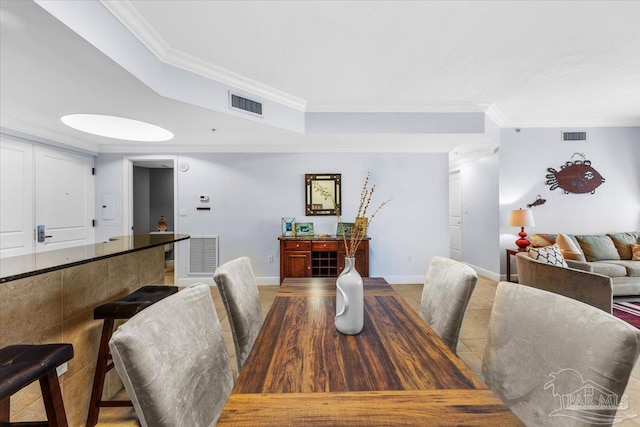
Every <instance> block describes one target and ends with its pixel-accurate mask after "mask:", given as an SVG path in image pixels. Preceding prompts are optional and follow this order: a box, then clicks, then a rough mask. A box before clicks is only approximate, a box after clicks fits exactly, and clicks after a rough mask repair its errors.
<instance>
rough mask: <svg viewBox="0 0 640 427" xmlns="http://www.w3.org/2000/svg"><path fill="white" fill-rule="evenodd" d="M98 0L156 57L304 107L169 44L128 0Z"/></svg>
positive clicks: (292, 98) (302, 108) (298, 100)
mask: <svg viewBox="0 0 640 427" xmlns="http://www.w3.org/2000/svg"><path fill="white" fill-rule="evenodd" d="M99 1H100V3H101V4H102V5H103V6H104V7H105V8H106V9H107V10H108V11H109V12H110V13H111V14H112V15H113V16H114V17H115V18H116V19H117V20H118V21H120V23H121V24H122V25H124V26H125V28H127V29H128V30H129V31H130V32H131V34H133V35H134V36H135V37H136V38H137V39H138V40H140V42H141V43H142V44H143V45H144V46H145V47H146V48H147V49H148V50H149V51H150V52H151V53H152V54H153V55H154V56H155V57H156V58H158V60H160V61H162V62H164V63H167V64H170V65H173V66H175V67H178V68H181V69H183V70H186V71H190V72H193V73H195V74H198V75H200V76H203V77H206V78H208V79H212V80H216V81H218V82H220V83H223V84H225V85H228V86H231V87H232V88H238V89H240V90H242V91H245V92H247V93H249V94H253V95H257V96H259V97H262V98H264V99H268V100H270V101H273V102H277V103H279V104H283V105H286V106H288V107H291V108H294V109H296V110H300V111H305V109H306V104H307V103H306V101H305V100H303V99H301V98H297V97H295V96H293V95H291V94H288V93H286V92H283V91H280V90H278V89H275V88H272V87H270V86H267V85H265V84H262V83H260V82H257V81H255V80H252V79H249V78H247V77H244V76H242V75H240V74H237V73H234V72H233V71H229V70H227V69H225V68H222V67H218V66H216V65H213V64H211V63H209V62H206V61H203V60H201V59H199V58H196V57H194V56H192V55H189V54H187V53H185V52H182V51H180V50H177V49H174V48H172V47H171V46H169V44H168V43H167V42H166V41H165V40H164V39H163V38H162V36H161V35H160V34H159V33H158V32H157V31H156V30H155V28H153V27H152V26H151V24H149V22H148V21H147V20H146V19H144V17H143V16H142V15H141V14H140V12H139V11H138V9H136V8H135V6H134V5H133V4H132V3H131V2H130V1H129V0H99Z"/></svg>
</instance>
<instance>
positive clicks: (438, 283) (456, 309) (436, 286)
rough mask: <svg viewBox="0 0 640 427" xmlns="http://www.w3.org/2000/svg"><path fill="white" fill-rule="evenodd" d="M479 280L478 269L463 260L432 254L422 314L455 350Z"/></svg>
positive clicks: (424, 290) (424, 291) (423, 296)
mask: <svg viewBox="0 0 640 427" xmlns="http://www.w3.org/2000/svg"><path fill="white" fill-rule="evenodd" d="M477 282H478V275H477V274H476V272H475V271H474V270H473V269H472V268H471V267H469V266H468V265H465V264H463V263H461V262H458V261H454V260H452V259H448V258H444V257H438V256H436V257H433V258H432V259H431V262H430V263H429V269H428V271H427V276H426V278H425V281H424V287H423V288H422V299H421V301H420V317H422V318H423V319H424V320H425V321H426V322H427V323H428V324H429V326H431V328H432V329H433V330H434V331H436V333H437V334H438V335H439V336H440V337H441V338H442V339H443V340H444V341H445V342H446V343H447V345H448V346H449V347H450V348H451V349H452V350H453V351H456V348H457V347H458V338H459V337H460V327H461V326H462V321H463V320H464V314H465V312H466V310H467V306H468V305H469V300H470V299H471V294H472V293H473V289H474V288H475V287H476V283H477Z"/></svg>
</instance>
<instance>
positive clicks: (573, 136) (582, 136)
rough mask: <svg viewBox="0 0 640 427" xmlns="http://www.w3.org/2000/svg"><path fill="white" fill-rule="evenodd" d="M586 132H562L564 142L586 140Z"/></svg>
mask: <svg viewBox="0 0 640 427" xmlns="http://www.w3.org/2000/svg"><path fill="white" fill-rule="evenodd" d="M586 141H587V133H586V132H562V142H586Z"/></svg>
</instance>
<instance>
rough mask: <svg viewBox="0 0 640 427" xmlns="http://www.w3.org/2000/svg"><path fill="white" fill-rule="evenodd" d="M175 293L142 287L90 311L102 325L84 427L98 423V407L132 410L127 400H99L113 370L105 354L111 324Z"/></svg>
mask: <svg viewBox="0 0 640 427" xmlns="http://www.w3.org/2000/svg"><path fill="white" fill-rule="evenodd" d="M176 292H178V287H177V286H143V287H141V288H140V289H138V290H136V291H134V292H132V293H130V294H129V295H126V296H124V297H122V298H120V299H117V300H114V301H110V302H107V303H104V304H102V305H99V306H98V307H96V308H95V309H94V310H93V318H94V319H103V320H104V324H103V325H102V336H101V338H100V348H99V350H98V362H97V364H96V373H95V376H94V379H93V389H92V391H91V400H90V401H89V413H88V415H87V426H88V427H93V426H95V425H96V424H97V423H98V415H99V413H100V408H101V407H122V406H133V405H132V403H131V401H129V400H102V391H103V389H104V379H105V376H106V374H107V372H109V371H110V370H111V369H113V363H112V362H111V354H110V353H109V340H110V339H111V335H112V334H113V328H114V321H115V320H117V319H130V318H132V317H133V316H135V315H136V314H137V313H139V312H141V311H142V310H144V309H145V308H147V307H149V306H150V305H153V304H155V303H156V302H158V301H160V300H162V299H164V298H166V297H168V296H169V295H173V294H175V293H176Z"/></svg>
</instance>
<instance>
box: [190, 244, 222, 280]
mask: <svg viewBox="0 0 640 427" xmlns="http://www.w3.org/2000/svg"><path fill="white" fill-rule="evenodd" d="M216 268H218V236H202V237H191V238H190V239H189V274H190V275H207V276H212V275H213V273H214V272H215V271H216Z"/></svg>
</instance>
